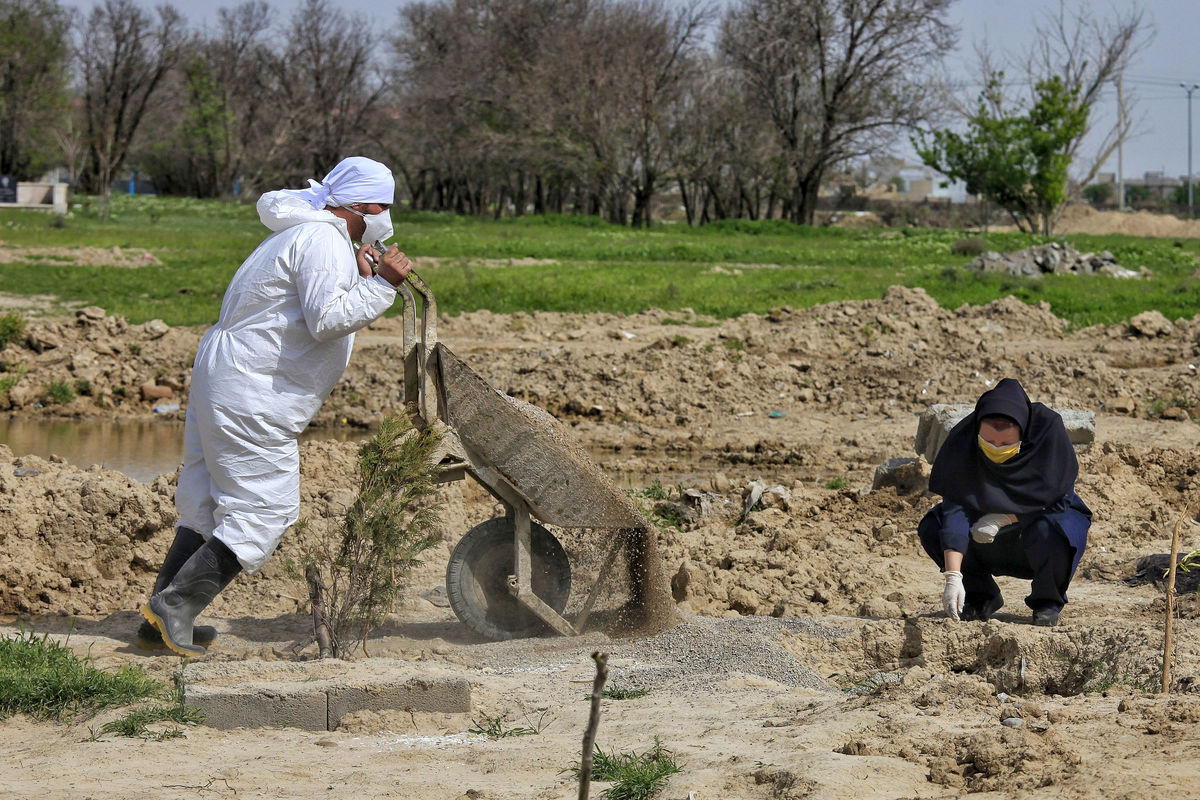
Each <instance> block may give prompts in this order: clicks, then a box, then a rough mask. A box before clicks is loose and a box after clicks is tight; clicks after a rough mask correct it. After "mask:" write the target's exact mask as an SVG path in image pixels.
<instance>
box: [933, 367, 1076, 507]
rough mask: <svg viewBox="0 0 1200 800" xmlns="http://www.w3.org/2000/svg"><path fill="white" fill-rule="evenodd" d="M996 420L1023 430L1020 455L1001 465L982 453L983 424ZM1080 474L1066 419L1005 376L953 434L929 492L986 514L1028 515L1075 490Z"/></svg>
mask: <svg viewBox="0 0 1200 800" xmlns="http://www.w3.org/2000/svg"><path fill="white" fill-rule="evenodd" d="M993 416H1003V417H1008V418H1009V419H1011V420H1012V421H1013V422H1015V423H1017V425H1019V426H1020V427H1021V452H1019V453H1018V454H1017V455H1015V456H1013V457H1012V458H1010V459H1009V460H1008V461H1005V462H1004V463H1003V464H997V463H995V462H993V461H991V460H990V459H988V457H987V456H985V455H984V454H983V453H982V452H980V450H979V422H980V420H982V419H983V418H985V417H993ZM1078 474H1079V462H1078V460H1077V459H1076V458H1075V448H1074V447H1072V446H1071V439H1070V437H1069V436H1068V435H1067V427H1066V425H1064V424H1063V421H1062V417H1060V416H1059V415H1058V414H1057V413H1055V412H1054V411H1053V410H1051V409H1049V408H1047V407H1046V406H1044V405H1042V404H1041V403H1031V402H1029V396H1028V395H1027V394H1025V390H1024V389H1023V388H1022V387H1021V384H1020V383H1018V382H1017V381H1016V380H1014V379H1012V378H1005V379H1004V380H1002V381H1000V382H999V383H997V384H996V387H995V388H994V389H991V390H990V391H987V392H984V393H983V394H982V395H980V397H979V401H978V402H977V403H976V404H975V410H974V411H972V412H971V413H970V414H968V415H967V416H966V417H964V418H963V420H962V421H961V422H959V423H958V424H957V425H955V426H954V429H953V430H951V431H950V435H949V436H947V437H946V442H945V443H944V444H943V445H942V448H941V449H940V450H939V451H938V454H937V456H936V457H935V458H934V460H933V472H932V474H931V475H930V477H929V489H930V490H931V491H933V492H936V493H937V494H940V495H941V496H942V497H943V498H944V499H946V500H949V501H951V502H952V503H958V504H959V505H963V506H966V507H968V508H972V509H975V510H976V511H982V512H984V513H987V514H1026V513H1029V512H1031V511H1040V510H1042V509H1043V508H1047V507H1049V506H1051V505H1053V504H1054V503H1055V502H1056V501H1058V500H1059V499H1061V498H1062V497H1063V496H1064V495H1065V494H1066V493H1067V492H1070V491H1072V490H1073V489H1074V487H1075V477H1076V476H1077V475H1078Z"/></svg>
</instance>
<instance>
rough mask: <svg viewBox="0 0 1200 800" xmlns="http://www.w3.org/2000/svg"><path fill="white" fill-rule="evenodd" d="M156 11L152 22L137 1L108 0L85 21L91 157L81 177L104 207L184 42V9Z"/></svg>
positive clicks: (82, 51)
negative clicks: (97, 195)
mask: <svg viewBox="0 0 1200 800" xmlns="http://www.w3.org/2000/svg"><path fill="white" fill-rule="evenodd" d="M157 14H158V19H157V20H152V19H151V18H150V16H149V15H148V14H146V13H145V12H144V11H142V10H141V8H140V7H139V6H138V5H136V4H135V3H134V2H133V0H104V2H103V3H102V4H100V5H97V6H96V7H94V8H93V9H92V12H91V13H90V14H89V15H88V16H87V20H86V22H85V23H84V25H83V30H82V33H81V38H80V43H79V51H78V58H79V63H80V68H81V72H82V77H83V87H82V91H83V117H84V138H85V141H86V143H87V155H86V157H85V162H84V165H83V171H82V174H81V175H80V181H81V183H82V184H83V188H84V190H85V191H88V192H91V193H93V194H95V193H98V194H100V195H101V197H102V198H103V202H102V207H103V208H104V209H105V211H107V208H108V199H109V196H110V194H111V191H112V183H113V179H114V178H115V177H116V175H117V173H118V172H119V171H120V170H121V168H122V167H123V166H124V164H125V160H126V158H127V157H128V155H129V151H130V147H131V146H132V144H133V139H134V135H135V134H136V133H137V130H138V126H139V125H140V124H141V122H142V119H143V117H144V116H145V113H146V109H147V107H148V105H149V103H150V100H151V98H153V97H154V95H155V92H156V91H157V90H158V89H159V87H160V86H161V84H162V82H163V79H164V77H165V76H166V75H167V73H168V71H169V70H170V69H171V68H172V67H173V66H174V65H175V63H176V62H177V60H178V58H179V52H180V47H181V45H182V43H183V38H184V35H185V32H184V29H183V20H182V18H181V17H180V16H179V12H177V11H176V10H175V9H174V8H172V7H171V6H166V5H164V6H159V7H158V9H157Z"/></svg>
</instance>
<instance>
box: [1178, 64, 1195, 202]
mask: <svg viewBox="0 0 1200 800" xmlns="http://www.w3.org/2000/svg"><path fill="white" fill-rule="evenodd" d="M1179 86H1180V87H1181V88H1182V89H1183V90H1184V91H1185V92H1187V99H1188V110H1187V115H1188V177H1187V181H1188V216H1189V217H1191V218H1192V219H1195V218H1196V208H1195V205H1194V204H1193V202H1192V92H1194V91H1196V90H1197V89H1200V86H1197V85H1196V84H1194V83H1193V84H1192V85H1191V86H1188V85H1187V84H1186V83H1181V84H1179Z"/></svg>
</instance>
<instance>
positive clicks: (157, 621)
mask: <svg viewBox="0 0 1200 800" xmlns="http://www.w3.org/2000/svg"><path fill="white" fill-rule="evenodd" d="M142 616H143V617H145V618H146V621H147V622H149V623H150V624H151V625H153V626H154V627H155V628H157V629H158V632H159V633H161V634H162V640H163V644H165V645H166V646H167V647H168V648H170V649H171V651H172V652H174V653H176V654H177V655H181V656H183V657H184V658H192V657H193V656H202V655H204V654H205V653H207V652H208V648H206V647H201V646H200V645H191V647H190V648H189V647H188V646H186V645H181V644H176V643H175V642H173V641H171V637H170V636H168V635H167V623H166V622H165V621H163V619H162V617H160V616H159V615H158V614H155V613H154V609H152V608H150V604H149V603H143V604H142Z"/></svg>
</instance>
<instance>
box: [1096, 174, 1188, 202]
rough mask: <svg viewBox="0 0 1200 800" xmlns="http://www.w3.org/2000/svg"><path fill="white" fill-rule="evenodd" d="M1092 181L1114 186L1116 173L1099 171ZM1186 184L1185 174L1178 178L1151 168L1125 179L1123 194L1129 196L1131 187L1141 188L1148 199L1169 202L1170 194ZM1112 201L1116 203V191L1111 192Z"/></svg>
mask: <svg viewBox="0 0 1200 800" xmlns="http://www.w3.org/2000/svg"><path fill="white" fill-rule="evenodd" d="M1093 183H1100V184H1110V185H1112V186H1113V187H1114V188H1115V187H1116V185H1117V175H1116V173H1114V172H1100V173H1097V175H1096V180H1095V181H1093ZM1186 185H1187V176H1186V175H1183V176H1180V177H1178V178H1172V177H1169V176H1168V175H1166V174H1165V173H1164V172H1163V171H1162V170H1152V171H1149V172H1146V173H1143V174H1142V177H1140V178H1126V179H1125V196H1126V197H1129V189H1131V188H1132V187H1135V186H1136V187H1139V188H1143V189H1145V190H1146V192H1147V197H1148V199H1149V200H1151V201H1154V202H1168V203H1169V202H1170V201H1171V196H1172V195H1173V194H1174V193H1175V190H1176V189H1178V188H1179V187H1180V186H1186ZM1113 203H1114V204H1115V203H1116V192H1114V193H1113Z"/></svg>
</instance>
